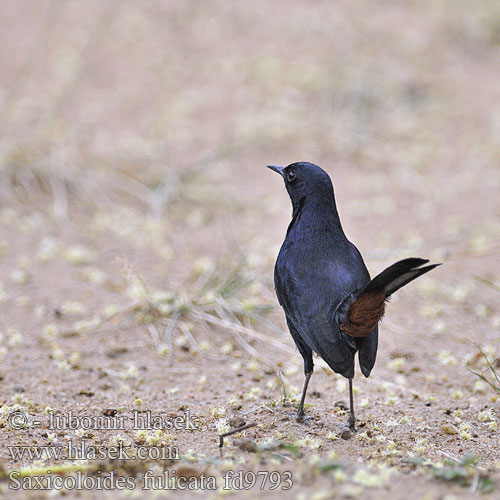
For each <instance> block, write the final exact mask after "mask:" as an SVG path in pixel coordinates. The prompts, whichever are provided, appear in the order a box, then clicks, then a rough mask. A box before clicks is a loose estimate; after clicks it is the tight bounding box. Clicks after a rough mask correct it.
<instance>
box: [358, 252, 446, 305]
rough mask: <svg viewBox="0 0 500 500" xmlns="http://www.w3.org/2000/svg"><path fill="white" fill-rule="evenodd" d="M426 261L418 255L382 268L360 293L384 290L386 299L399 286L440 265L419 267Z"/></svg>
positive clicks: (426, 260)
mask: <svg viewBox="0 0 500 500" xmlns="http://www.w3.org/2000/svg"><path fill="white" fill-rule="evenodd" d="M427 262H429V260H428V259H419V258H418V257H410V258H409V259H404V260H400V261H399V262H396V263H395V264H392V266H389V267H388V268H387V269H384V270H383V271H382V272H381V273H380V274H377V276H375V278H373V279H372V280H371V281H370V283H368V285H367V286H366V287H365V289H364V290H363V292H362V293H366V292H370V291H375V290H384V291H385V298H386V299H387V298H389V297H390V296H391V295H392V294H393V293H394V292H396V291H397V290H399V289H400V288H401V287H403V286H405V285H407V284H408V283H410V282H411V281H413V280H414V279H417V278H418V277H419V276H422V274H425V273H428V272H429V271H431V270H432V269H434V268H435V267H437V266H439V265H440V264H431V265H430V266H425V267H421V266H423V265H424V264H427Z"/></svg>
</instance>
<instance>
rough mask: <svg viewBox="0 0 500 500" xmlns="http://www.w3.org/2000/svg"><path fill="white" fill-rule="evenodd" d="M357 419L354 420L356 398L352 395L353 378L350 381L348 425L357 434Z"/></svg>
mask: <svg viewBox="0 0 500 500" xmlns="http://www.w3.org/2000/svg"><path fill="white" fill-rule="evenodd" d="M355 422H356V419H355V418H354V397H353V395H352V378H350V379H349V420H348V421H347V425H348V426H349V429H350V430H351V431H352V432H356V426H355Z"/></svg>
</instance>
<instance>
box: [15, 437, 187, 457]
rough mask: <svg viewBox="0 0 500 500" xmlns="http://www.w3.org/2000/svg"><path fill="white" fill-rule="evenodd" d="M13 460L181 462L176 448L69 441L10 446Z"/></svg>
mask: <svg viewBox="0 0 500 500" xmlns="http://www.w3.org/2000/svg"><path fill="white" fill-rule="evenodd" d="M7 448H8V450H9V454H10V457H11V458H12V460H15V461H21V460H30V461H33V460H106V459H107V460H130V459H139V460H179V459H180V454H179V449H178V448H177V447H176V446H131V445H125V444H123V443H119V444H117V445H116V446H111V447H109V446H93V445H88V444H86V443H81V444H79V445H75V444H73V443H72V442H71V441H68V444H67V446H66V445H57V446H8V447H7Z"/></svg>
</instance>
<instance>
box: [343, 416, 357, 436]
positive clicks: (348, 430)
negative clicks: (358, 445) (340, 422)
mask: <svg viewBox="0 0 500 500" xmlns="http://www.w3.org/2000/svg"><path fill="white" fill-rule="evenodd" d="M355 422H356V421H355V419H354V416H353V415H350V416H349V420H348V421H347V423H346V424H345V425H344V426H343V427H342V428H341V429H340V437H341V438H342V439H345V440H348V439H351V438H352V435H353V434H354V433H355V432H356V425H355Z"/></svg>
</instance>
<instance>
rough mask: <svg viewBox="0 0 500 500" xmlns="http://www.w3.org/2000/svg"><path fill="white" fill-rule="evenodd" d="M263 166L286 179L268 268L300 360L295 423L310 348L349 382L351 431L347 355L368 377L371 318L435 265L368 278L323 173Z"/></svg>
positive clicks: (397, 268)
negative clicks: (282, 229) (284, 222)
mask: <svg viewBox="0 0 500 500" xmlns="http://www.w3.org/2000/svg"><path fill="white" fill-rule="evenodd" d="M268 167H269V168H270V169H272V170H274V171H275V172H278V173H279V174H280V175H281V176H282V177H283V179H284V180H285V186H286V189H287V191H288V194H289V195H290V198H291V200H292V207H293V213H292V221H291V222H290V225H289V226H288V230H287V233H286V238H285V241H284V242H283V245H282V247H281V250H280V252H279V255H278V258H277V260H276V266H275V268H274V285H275V288H276V295H277V296H278V300H279V303H280V304H281V306H282V307H283V309H284V311H285V315H286V321H287V324H288V328H289V330H290V333H291V335H292V337H293V340H294V341H295V344H296V345H297V348H298V350H299V352H300V354H301V355H302V357H303V358H304V372H305V376H306V379H305V383H304V389H303V391H302V398H301V400H300V404H299V408H298V412H297V420H298V421H300V420H302V419H303V416H304V400H305V397H306V392H307V385H308V384H309V380H310V378H311V375H312V373H313V357H312V354H313V352H315V353H317V354H319V355H320V356H321V357H322V358H323V359H324V360H325V361H326V362H327V363H328V365H329V366H330V368H331V369H332V370H333V371H334V372H336V373H340V374H341V375H343V376H344V377H346V378H348V379H349V402H350V413H349V420H348V422H347V424H348V426H349V429H350V430H351V431H354V430H355V418H354V402H353V395H352V379H353V377H354V355H355V354H356V352H357V353H358V359H359V365H360V368H361V372H362V373H363V375H364V376H365V377H368V376H369V375H370V373H371V370H372V368H373V365H374V364H375V358H376V356H377V343H378V323H379V321H380V320H381V319H382V316H383V314H384V307H385V302H386V301H387V299H388V298H389V297H390V296H391V295H392V294H393V293H394V292H395V291H396V290H399V288H401V287H403V286H405V285H406V284H408V283H410V281H413V280H414V279H415V278H418V277H419V276H422V275H423V274H425V273H427V272H428V271H430V270H431V269H434V268H435V267H436V266H438V265H439V264H433V265H429V266H424V267H421V266H423V265H424V264H426V263H427V262H429V261H428V260H426V259H419V258H409V259H404V260H401V261H399V262H396V263H395V264H393V265H392V266H390V267H388V268H387V269H385V270H384V271H382V272H381V273H380V274H379V275H378V276H376V277H375V278H373V279H372V280H370V275H369V273H368V270H367V269H366V266H365V263H364V261H363V258H362V257H361V254H360V253H359V250H358V249H357V248H356V247H355V246H354V245H353V244H352V243H351V242H350V241H349V240H348V239H347V238H346V235H345V234H344V231H343V230H342V225H341V224H340V219H339V215H338V212H337V207H336V204H335V196H334V193H333V185H332V181H331V180H330V177H329V176H328V174H327V173H326V172H325V171H324V170H323V169H321V168H320V167H318V166H317V165H314V164H312V163H307V162H298V163H292V164H290V165H288V166H287V167H279V166H276V165H268Z"/></svg>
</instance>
